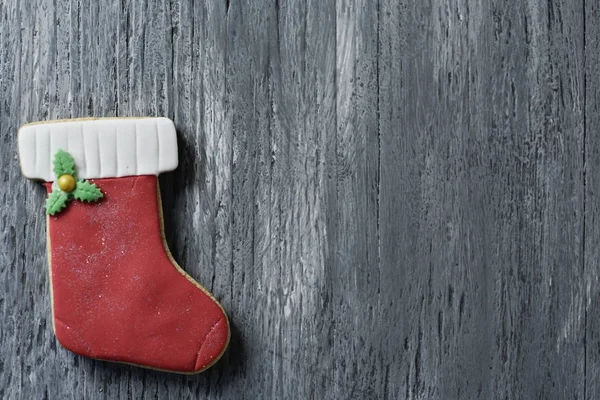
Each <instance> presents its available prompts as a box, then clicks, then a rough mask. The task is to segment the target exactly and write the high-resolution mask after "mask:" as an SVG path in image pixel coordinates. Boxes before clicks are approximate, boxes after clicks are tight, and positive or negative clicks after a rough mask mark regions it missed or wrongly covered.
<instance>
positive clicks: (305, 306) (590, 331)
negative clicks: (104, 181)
mask: <svg viewBox="0 0 600 400" xmlns="http://www.w3.org/2000/svg"><path fill="white" fill-rule="evenodd" d="M100 3H101V5H100ZM599 13H600V10H599V9H598V5H597V3H596V2H593V1H590V0H582V1H569V0H548V1H543V2H540V1H535V0H523V1H518V2H517V1H510V0H483V1H475V0H444V1H442V0H427V1H408V0H377V1H369V0H347V1H341V0H337V1H334V0H265V1H260V2H259V1H252V0H227V1H226V0H218V1H193V0H110V1H105V2H96V1H93V0H32V1H25V0H14V1H12V0H10V1H9V0H0V168H1V170H2V171H4V174H3V176H2V179H1V182H2V184H1V185H0V200H1V201H2V205H1V206H0V239H1V240H0V324H1V325H0V326H1V329H0V344H1V346H0V398H6V399H21V398H23V399H31V398H33V399H63V398H64V399H68V398H72V399H80V398H85V399H140V398H144V399H146V398H148V399H167V398H184V399H185V398H207V399H231V398H235V399H267V398H275V399H290V398H298V399H384V398H389V399H404V398H406V399H596V398H598V396H600V380H599V379H598V377H597V375H598V370H599V368H600V352H599V350H598V349H599V348H600V333H599V332H600V319H599V318H598V315H600V313H599V312H598V308H599V306H600V291H599V290H598V289H597V287H598V282H599V280H600V275H599V273H598V270H599V268H600V265H599V264H598V259H599V258H600V254H599V253H598V250H597V248H598V246H596V242H598V241H600V230H599V229H598V228H597V225H598V224H597V220H598V219H599V218H600V214H599V209H598V207H597V203H598V201H597V200H598V199H597V193H598V192H600V186H598V185H599V184H600V183H599V182H600V179H599V177H598V176H597V172H596V170H597V169H598V167H599V165H600V151H599V150H598V149H599V148H600V141H599V140H600V139H599V136H598V135H597V134H596V130H597V129H598V126H599V125H600V119H598V117H597V115H598V109H599V106H598V104H599V101H598V93H600V71H599V69H598V68H599V67H598V65H599V64H600V56H599V54H600V48H599V43H600V30H599V29H598V27H597V26H596V25H597V23H596V21H597V20H598V17H599ZM141 115H151V116H166V117H169V118H171V119H173V120H174V121H175V124H176V126H177V129H178V135H179V136H178V140H179V146H180V166H179V168H178V170H177V171H175V172H173V173H169V174H165V175H163V176H161V178H160V182H161V188H162V195H163V203H164V208H165V223H166V231H167V237H168V242H169V245H170V247H171V250H172V252H173V255H174V256H175V258H176V259H177V260H178V261H179V262H180V264H181V265H182V266H183V268H184V269H185V270H186V271H187V272H188V273H189V274H190V275H191V276H193V277H194V278H196V279H197V280H198V281H199V282H201V283H202V284H203V285H205V286H206V287H207V288H208V289H209V290H210V291H212V292H213V293H214V295H215V296H216V297H217V298H218V299H219V300H220V301H221V303H222V304H223V306H224V307H225V309H226V310H227V311H228V313H229V315H230V319H231V323H232V329H233V332H232V341H231V346H230V350H229V351H228V352H227V353H226V354H225V356H224V358H223V359H222V360H221V361H219V363H218V364H217V365H216V366H215V367H213V368H212V369H211V370H209V371H207V372H206V373H203V374H201V375H199V376H192V377H189V376H178V375H173V374H165V373H160V372H156V371H149V370H144V369H139V368H135V367H130V366H123V365H117V364H110V363H105V362H100V361H94V360H89V359H85V358H82V357H78V356H75V355H73V354H71V353H69V352H67V351H66V350H64V349H63V348H61V347H60V346H58V345H57V344H56V340H55V338H54V336H53V333H52V324H51V320H50V302H49V289H48V276H47V267H46V256H45V220H44V218H43V198H44V191H43V189H42V187H41V186H39V185H38V184H35V183H32V182H29V181H27V180H26V179H24V178H23V177H22V176H21V174H20V171H19V166H18V159H17V156H16V134H17V129H18V127H19V126H20V125H21V124H23V123H26V122H31V121H37V120H51V119H57V118H70V117H85V116H141Z"/></svg>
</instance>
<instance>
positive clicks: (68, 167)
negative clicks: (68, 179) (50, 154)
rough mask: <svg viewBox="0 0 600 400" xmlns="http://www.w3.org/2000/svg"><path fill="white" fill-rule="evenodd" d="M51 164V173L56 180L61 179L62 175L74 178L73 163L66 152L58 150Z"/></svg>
mask: <svg viewBox="0 0 600 400" xmlns="http://www.w3.org/2000/svg"><path fill="white" fill-rule="evenodd" d="M53 164H54V169H53V171H54V173H55V174H56V177H57V178H59V177H61V176H62V175H73V176H75V161H74V160H73V157H72V156H71V155H70V154H69V153H67V152H66V151H63V150H62V149H58V151H57V152H56V154H54V163H53Z"/></svg>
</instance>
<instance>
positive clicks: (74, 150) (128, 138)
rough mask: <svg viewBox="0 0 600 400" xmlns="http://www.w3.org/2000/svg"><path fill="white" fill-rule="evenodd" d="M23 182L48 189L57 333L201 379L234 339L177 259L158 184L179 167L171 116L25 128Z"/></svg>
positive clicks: (123, 358) (68, 341)
mask: <svg viewBox="0 0 600 400" xmlns="http://www.w3.org/2000/svg"><path fill="white" fill-rule="evenodd" d="M18 140H19V155H20V161H21V169H22V171H23V175H25V176H26V177H27V178H29V179H39V180H42V181H44V182H45V186H46V188H47V191H48V198H47V199H46V204H45V213H46V214H47V246H48V264H49V269H50V282H51V286H50V288H51V296H52V315H53V326H54V332H55V333H56V337H57V338H58V341H59V342H60V343H61V344H62V345H63V346H64V347H65V348H67V349H69V350H71V351H73V352H75V353H77V354H81V355H83V356H87V357H92V358H97V359H101V360H107V361H115V362H122V363H129V364H135V365H139V366H143V367H148V368H154V369H159V370H165V371H171V372H180V373H197V372H201V371H203V370H205V369H206V368H208V367H210V366H211V365H212V364H214V363H215V362H216V361H217V360H218V359H219V358H220V357H221V355H222V354H223V352H224V351H225V348H226V347H227V344H228V342H229V322H228V320H227V316H226V315H225V312H224V311H223V308H222V307H221V305H220V304H219V303H218V302H217V301H216V300H215V299H214V297H212V296H211V295H210V293H208V292H207V291H206V289H204V288H203V287H202V286H200V285H199V284H198V283H197V282H196V281H194V279H192V278H191V277H190V276H189V275H187V274H186V273H185V272H184V271H183V270H182V269H181V267H179V265H177V263H176V262H175V260H173V257H172V256H171V253H170V252H169V249H168V248H167V243H166V241H165V237H164V231H163V219H162V206H161V201H160V190H159V188H158V180H157V175H158V174H159V173H161V172H165V171H171V170H173V169H175V168H176V167H177V140H176V134H175V128H174V126H173V123H172V122H171V121H170V120H169V119H166V118H116V119H87V120H70V121H58V122H52V123H37V124H30V125H25V126H23V127H22V128H21V130H20V131H19V139H18Z"/></svg>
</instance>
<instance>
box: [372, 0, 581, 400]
mask: <svg viewBox="0 0 600 400" xmlns="http://www.w3.org/2000/svg"><path fill="white" fill-rule="evenodd" d="M380 17H381V20H380V26H381V28H380V34H381V41H380V45H381V53H380V61H379V66H380V67H379V69H380V74H379V76H380V83H379V87H380V127H381V131H380V132H381V185H380V190H381V192H380V230H381V247H380V252H381V282H382V287H381V295H380V296H381V299H385V300H383V301H382V310H381V313H382V315H386V316H389V318H390V319H389V321H388V322H387V323H386V324H383V325H382V337H383V338H386V339H387V341H382V346H383V343H386V342H387V343H390V342H391V343H394V344H392V345H390V344H387V343H386V344H387V346H389V347H388V348H387V352H386V353H385V354H384V357H385V361H383V365H384V366H386V367H387V368H389V369H388V370H386V372H387V373H388V374H389V379H388V380H387V382H386V387H387V393H389V394H390V396H391V397H393V398H470V399H471V398H524V399H530V398H582V397H583V390H584V378H583V377H584V372H585V368H584V358H585V357H584V355H585V354H584V329H583V321H584V318H583V311H584V310H583V306H584V299H585V290H584V286H583V280H582V276H583V275H582V265H583V264H582V262H583V258H582V257H583V254H582V251H581V250H582V248H581V243H582V242H581V238H582V236H581V235H582V222H583V220H582V218H583V217H582V207H583V181H582V143H583V140H582V139H583V124H582V113H583V81H582V77H583V70H582V61H583V60H582V58H583V31H582V25H581V21H582V18H583V11H582V9H581V5H576V4H572V3H571V2H562V1H551V2H542V3H540V2H534V1H524V2H508V1H488V2H466V1H453V2H450V3H443V2H419V3H417V2H396V1H383V2H382V5H381V11H380ZM391 338H398V340H396V341H395V342H392V341H391V340H390V339H391ZM391 366H395V367H394V368H392V367H391Z"/></svg>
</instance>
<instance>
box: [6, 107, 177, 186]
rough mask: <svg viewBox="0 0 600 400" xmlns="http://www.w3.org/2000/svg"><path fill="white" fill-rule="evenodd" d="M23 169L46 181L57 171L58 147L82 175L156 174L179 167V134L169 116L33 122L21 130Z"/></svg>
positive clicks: (83, 176)
mask: <svg viewBox="0 0 600 400" xmlns="http://www.w3.org/2000/svg"><path fill="white" fill-rule="evenodd" d="M18 140H19V158H20V160H21V170H22V172H23V175H25V177H27V178H29V179H41V180H44V181H47V182H50V181H54V180H55V179H56V178H57V177H55V176H54V172H53V171H52V167H53V166H52V160H53V158H54V154H55V153H56V151H57V150H58V149H62V150H64V151H67V152H69V153H70V154H71V155H72V156H73V159H74V160H75V165H76V167H77V177H78V178H80V179H99V178H117V177H121V176H132V175H158V174H160V173H161V172H166V171H172V170H174V169H175V168H177V162H178V161H177V135H176V133H175V126H174V125H173V122H172V121H171V120H170V119H168V118H101V119H89V120H86V119H82V120H77V119H75V120H66V121H59V122H47V123H34V124H29V125H25V126H23V127H22V128H21V129H20V130H19V139H18Z"/></svg>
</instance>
